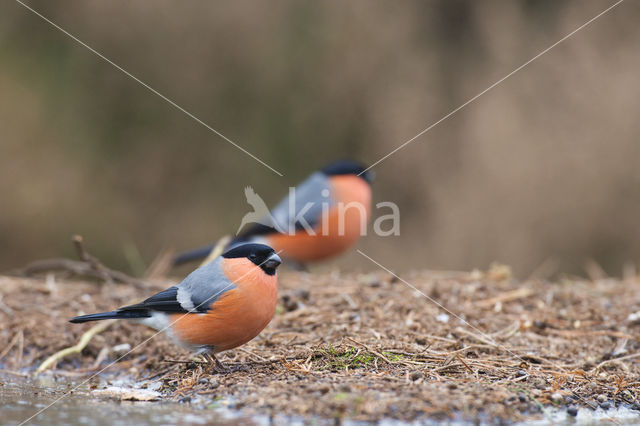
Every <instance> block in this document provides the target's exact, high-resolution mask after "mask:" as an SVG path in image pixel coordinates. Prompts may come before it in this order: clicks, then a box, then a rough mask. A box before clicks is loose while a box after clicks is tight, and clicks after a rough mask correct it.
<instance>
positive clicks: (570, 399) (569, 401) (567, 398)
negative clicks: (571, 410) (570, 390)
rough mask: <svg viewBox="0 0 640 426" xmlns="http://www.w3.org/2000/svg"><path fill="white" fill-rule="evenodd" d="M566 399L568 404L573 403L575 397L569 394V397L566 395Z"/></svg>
mask: <svg viewBox="0 0 640 426" xmlns="http://www.w3.org/2000/svg"><path fill="white" fill-rule="evenodd" d="M564 401H565V402H566V403H567V404H571V403H573V398H571V397H570V396H567V397H565V398H564Z"/></svg>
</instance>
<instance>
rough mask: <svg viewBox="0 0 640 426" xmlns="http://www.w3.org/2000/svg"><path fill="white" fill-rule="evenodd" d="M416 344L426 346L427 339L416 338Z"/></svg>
mask: <svg viewBox="0 0 640 426" xmlns="http://www.w3.org/2000/svg"><path fill="white" fill-rule="evenodd" d="M416 343H417V344H419V345H422V346H424V345H426V344H427V339H425V338H424V337H416Z"/></svg>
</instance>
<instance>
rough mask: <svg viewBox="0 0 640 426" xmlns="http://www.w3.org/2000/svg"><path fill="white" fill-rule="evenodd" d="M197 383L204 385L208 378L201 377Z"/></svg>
mask: <svg viewBox="0 0 640 426" xmlns="http://www.w3.org/2000/svg"><path fill="white" fill-rule="evenodd" d="M198 383H200V384H201V385H206V384H207V383H209V380H207V379H205V378H202V379H200V380H198Z"/></svg>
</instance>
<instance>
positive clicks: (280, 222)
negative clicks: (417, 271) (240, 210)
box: [174, 161, 373, 266]
mask: <svg viewBox="0 0 640 426" xmlns="http://www.w3.org/2000/svg"><path fill="white" fill-rule="evenodd" d="M372 180H373V172H372V171H365V168H364V167H363V166H362V165H360V164H358V163H356V162H353V161H337V162H334V163H332V164H329V165H328V166H326V167H325V168H323V169H322V170H319V171H317V172H315V173H313V174H312V175H311V176H309V177H308V178H307V179H306V180H305V181H303V182H302V183H301V184H300V185H298V186H297V187H296V188H295V191H290V193H289V195H288V196H287V197H285V198H284V199H283V200H282V201H280V203H278V204H277V205H276V206H275V207H274V208H273V209H272V210H271V212H270V213H269V214H267V212H268V209H267V207H266V206H264V202H263V201H262V199H260V197H258V196H257V195H256V194H255V193H254V192H253V190H252V189H251V188H247V189H246V190H245V194H246V196H247V201H248V202H249V204H251V205H252V206H253V207H254V210H256V211H258V210H266V211H264V212H258V213H262V214H263V215H265V216H266V217H262V218H258V219H259V220H256V221H255V222H254V223H253V224H252V225H251V226H248V227H246V228H245V229H244V230H243V231H242V232H239V233H238V235H237V237H236V238H235V239H234V240H232V241H231V243H230V244H229V247H233V246H235V245H237V244H242V243H246V242H256V243H263V244H267V245H269V246H271V247H273V248H274V250H276V251H277V252H282V255H283V257H285V258H286V259H287V261H291V263H292V264H298V265H300V266H302V265H304V264H306V263H308V262H315V261H319V260H324V259H327V258H329V257H332V256H335V255H337V254H340V253H342V252H344V251H345V250H346V249H348V248H349V247H351V246H352V245H353V244H355V243H356V241H358V239H359V238H360V236H361V232H362V231H361V229H362V228H364V227H366V225H367V222H368V219H369V216H370V213H371V182H372ZM262 206H264V208H261V207H262ZM252 214H255V212H254V213H252ZM250 215H251V214H247V215H246V216H245V218H244V219H243V221H242V224H241V227H242V226H243V225H244V224H245V219H246V218H247V217H248V216H250ZM310 230H311V232H310ZM212 249H213V245H209V246H206V247H202V248H199V249H196V250H193V251H189V252H186V253H183V254H180V255H178V256H176V257H175V258H174V265H180V264H182V263H186V262H189V261H193V260H198V259H202V258H205V257H206V256H207V255H208V254H209V252H210V251H211V250H212Z"/></svg>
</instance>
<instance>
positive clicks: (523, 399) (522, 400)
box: [518, 394, 529, 402]
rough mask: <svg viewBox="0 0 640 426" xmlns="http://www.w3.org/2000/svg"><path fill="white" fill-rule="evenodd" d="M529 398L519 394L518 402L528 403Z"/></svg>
mask: <svg viewBox="0 0 640 426" xmlns="http://www.w3.org/2000/svg"><path fill="white" fill-rule="evenodd" d="M528 399H529V398H527V397H526V396H525V395H523V394H519V395H518V400H520V402H527V401H528Z"/></svg>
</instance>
